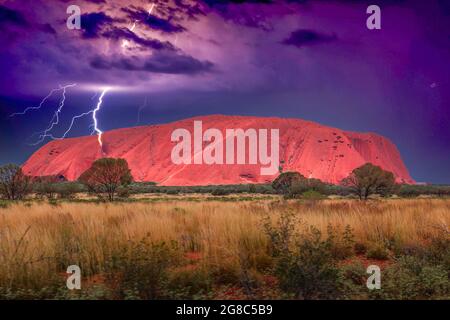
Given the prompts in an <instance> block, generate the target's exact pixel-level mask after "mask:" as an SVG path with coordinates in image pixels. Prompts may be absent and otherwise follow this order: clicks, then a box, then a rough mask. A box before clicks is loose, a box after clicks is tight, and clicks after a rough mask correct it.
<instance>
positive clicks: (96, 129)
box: [92, 88, 110, 152]
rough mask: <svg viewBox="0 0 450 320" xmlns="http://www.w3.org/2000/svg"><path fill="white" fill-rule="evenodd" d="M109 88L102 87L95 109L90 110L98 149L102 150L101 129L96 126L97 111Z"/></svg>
mask: <svg viewBox="0 0 450 320" xmlns="http://www.w3.org/2000/svg"><path fill="white" fill-rule="evenodd" d="M109 90H110V88H104V89H103V91H102V94H101V95H100V97H99V98H98V103H97V106H96V107H95V109H94V110H93V112H92V119H93V120H94V131H95V132H97V135H98V144H99V145H100V149H101V150H102V152H103V141H102V136H103V131H102V130H100V129H99V127H98V120H97V112H98V111H100V109H101V107H102V104H103V97H104V96H105V94H106V93H107V92H108V91H109Z"/></svg>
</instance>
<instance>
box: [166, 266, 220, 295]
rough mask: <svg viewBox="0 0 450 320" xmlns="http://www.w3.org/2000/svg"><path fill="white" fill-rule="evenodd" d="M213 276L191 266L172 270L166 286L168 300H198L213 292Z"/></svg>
mask: <svg viewBox="0 0 450 320" xmlns="http://www.w3.org/2000/svg"><path fill="white" fill-rule="evenodd" d="M211 288H212V280H211V275H210V274H209V273H208V272H207V271H206V270H205V269H203V268H196V267H192V268H190V267H189V266H187V267H184V268H182V269H175V270H172V271H171V272H170V273H169V274H168V277H167V280H166V283H165V284H164V296H165V298H167V299H198V298H202V297H203V296H204V295H205V294H207V293H208V292H210V291H211Z"/></svg>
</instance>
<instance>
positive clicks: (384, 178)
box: [341, 163, 396, 200]
mask: <svg viewBox="0 0 450 320" xmlns="http://www.w3.org/2000/svg"><path fill="white" fill-rule="evenodd" d="M341 184H342V185H343V186H345V187H349V188H350V190H351V192H353V193H355V194H357V195H358V197H359V199H361V200H362V199H364V200H367V198H368V197H369V196H370V195H371V194H374V193H379V194H382V195H383V196H387V195H389V194H392V192H393V191H394V189H395V187H396V184H395V178H394V174H393V173H392V172H389V171H385V170H383V169H381V167H379V166H375V165H373V164H371V163H366V164H364V165H362V166H361V167H358V168H356V169H354V170H353V171H352V173H351V174H350V175H349V176H348V177H347V178H345V179H343V180H342V182H341Z"/></svg>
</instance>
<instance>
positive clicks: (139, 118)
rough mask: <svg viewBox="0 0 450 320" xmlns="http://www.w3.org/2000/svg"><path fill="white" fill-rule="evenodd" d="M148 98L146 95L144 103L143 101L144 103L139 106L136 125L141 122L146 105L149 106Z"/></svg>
mask: <svg viewBox="0 0 450 320" xmlns="http://www.w3.org/2000/svg"><path fill="white" fill-rule="evenodd" d="M147 100H148V97H145V100H144V103H143V104H142V105H141V106H140V107H139V109H138V114H137V121H136V125H138V124H140V123H141V113H142V110H143V109H144V108H145V107H147Z"/></svg>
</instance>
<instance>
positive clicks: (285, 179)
mask: <svg viewBox="0 0 450 320" xmlns="http://www.w3.org/2000/svg"><path fill="white" fill-rule="evenodd" d="M272 187H273V189H275V190H276V191H277V192H278V193H282V194H284V195H285V197H287V198H295V197H296V196H298V195H301V194H303V193H304V192H307V191H315V192H317V193H320V194H322V193H324V189H325V184H324V183H323V182H322V181H320V180H319V179H308V178H306V177H305V176H303V175H301V174H300V173H298V172H295V171H290V172H284V173H282V174H280V175H279V176H278V177H277V178H276V179H275V180H274V181H273V183H272Z"/></svg>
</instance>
